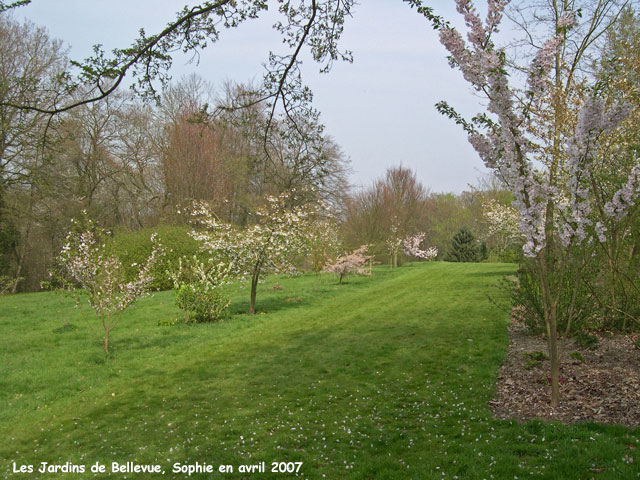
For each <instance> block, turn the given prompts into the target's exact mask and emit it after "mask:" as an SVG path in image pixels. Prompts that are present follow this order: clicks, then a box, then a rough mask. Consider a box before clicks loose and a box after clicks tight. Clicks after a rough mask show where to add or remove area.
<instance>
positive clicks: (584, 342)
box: [573, 332, 600, 350]
mask: <svg viewBox="0 0 640 480" xmlns="http://www.w3.org/2000/svg"><path fill="white" fill-rule="evenodd" d="M573 339H574V340H575V342H576V344H577V345H578V346H579V347H581V348H586V349H587V350H595V349H596V348H598V343H600V340H598V337H596V336H595V335H591V334H590V333H586V332H578V333H576V335H575V336H574V337H573Z"/></svg>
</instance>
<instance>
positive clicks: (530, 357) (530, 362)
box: [524, 350, 549, 370]
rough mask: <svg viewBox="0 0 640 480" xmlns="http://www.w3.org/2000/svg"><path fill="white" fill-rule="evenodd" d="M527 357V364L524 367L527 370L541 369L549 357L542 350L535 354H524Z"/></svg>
mask: <svg viewBox="0 0 640 480" xmlns="http://www.w3.org/2000/svg"><path fill="white" fill-rule="evenodd" d="M524 355H525V357H527V364H526V365H525V366H524V368H525V369H527V370H531V369H532V368H536V367H539V366H540V365H542V362H543V361H544V360H546V359H547V358H549V357H547V355H546V354H545V353H544V352H541V351H540V350H536V351H535V352H527V353H525V354H524Z"/></svg>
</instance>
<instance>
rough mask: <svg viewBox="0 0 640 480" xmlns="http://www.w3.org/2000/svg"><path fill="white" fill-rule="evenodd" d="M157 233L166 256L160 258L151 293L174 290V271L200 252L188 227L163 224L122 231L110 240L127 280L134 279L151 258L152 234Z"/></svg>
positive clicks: (111, 250)
mask: <svg viewBox="0 0 640 480" xmlns="http://www.w3.org/2000/svg"><path fill="white" fill-rule="evenodd" d="M152 233H156V234H157V237H158V241H159V242H160V244H161V245H162V246H163V247H164V251H165V255H164V256H163V257H162V258H160V259H159V261H158V263H157V265H155V266H154V268H153V270H152V272H151V274H152V275H153V281H152V283H151V286H150V288H151V289H152V290H169V289H171V288H172V287H173V282H172V280H171V272H174V271H175V270H176V269H177V268H178V261H179V259H180V258H181V257H192V256H193V255H196V254H197V253H198V242H196V241H195V240H194V239H193V238H191V236H189V228H188V227H182V226H172V225H163V226H159V227H155V228H144V229H141V230H138V231H135V232H126V231H119V232H116V233H115V235H113V237H112V238H111V241H110V243H109V251H110V253H111V254H112V255H115V256H116V257H118V259H119V260H120V261H121V262H122V264H123V266H124V269H125V279H126V280H127V281H130V280H131V279H133V278H135V277H136V275H137V274H138V271H139V268H140V267H139V266H140V265H141V264H142V263H143V262H144V261H145V259H146V258H148V257H149V255H150V253H151V249H152V245H151V240H150V237H151V234H152Z"/></svg>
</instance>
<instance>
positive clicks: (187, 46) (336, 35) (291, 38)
mask: <svg viewBox="0 0 640 480" xmlns="http://www.w3.org/2000/svg"><path fill="white" fill-rule="evenodd" d="M28 3H30V0H23V1H19V2H14V3H12V4H4V3H3V4H2V10H7V9H10V8H15V7H17V6H21V5H25V4H28ZM354 3H355V2H354V0H311V1H310V2H307V1H304V0H300V2H299V4H297V5H296V4H295V3H294V2H291V1H288V0H278V4H279V5H278V11H279V13H280V14H281V16H282V20H281V21H279V22H277V23H276V24H275V25H274V28H275V29H276V30H277V31H278V32H279V33H280V34H281V35H282V37H283V43H284V44H285V45H286V46H287V47H288V48H289V49H290V53H288V54H284V55H279V54H276V53H273V52H271V53H270V54H269V59H268V64H267V69H266V72H265V75H264V78H263V85H262V86H261V88H260V89H259V91H258V92H255V93H256V94H257V95H251V96H250V97H249V98H248V99H247V101H246V102H243V105H242V106H250V105H252V104H254V103H256V102H258V103H259V102H263V101H266V100H268V101H269V103H270V107H269V113H268V115H267V122H266V125H265V126H266V129H265V133H267V132H268V130H269V128H270V127H271V125H272V120H273V119H274V118H275V115H276V107H277V106H278V105H281V107H282V110H283V111H284V112H285V114H286V116H287V118H288V119H290V120H292V121H293V120H294V117H295V116H298V118H316V117H317V112H315V110H314V109H313V108H311V106H310V103H309V102H310V100H311V91H310V90H309V88H308V87H306V86H304V85H303V83H302V78H301V73H300V55H301V51H302V48H303V47H304V46H306V47H308V48H309V50H310V53H311V56H312V58H313V59H314V60H315V61H317V62H319V63H320V64H322V71H328V70H330V68H331V66H332V64H333V62H334V61H335V60H337V59H342V60H346V61H351V53H350V52H348V51H342V50H340V48H339V46H338V41H339V39H340V37H341V35H342V32H343V30H344V22H345V19H346V18H347V17H348V16H349V15H350V14H351V9H352V7H353V5H354ZM267 8H268V5H267V2H266V1H264V0H248V1H245V2H237V1H235V0H216V1H205V2H202V3H201V4H199V5H196V6H194V7H189V6H185V7H184V8H183V9H182V10H181V11H180V12H178V14H177V16H176V19H175V20H174V21H172V22H170V23H169V24H167V26H166V27H165V28H164V29H163V30H162V31H160V32H158V33H156V34H154V35H147V34H146V32H144V31H143V30H141V31H140V37H139V38H138V39H136V40H135V41H134V42H133V43H132V44H131V45H130V46H129V47H126V48H120V49H115V50H114V51H113V52H112V56H111V57H109V56H108V55H107V54H106V53H105V52H104V50H103V49H102V47H101V46H100V45H96V46H95V47H94V52H95V53H94V55H93V56H92V57H90V58H87V59H86V60H85V61H84V62H74V65H75V66H76V67H77V68H78V74H77V75H76V76H75V77H74V76H73V75H72V74H71V72H66V74H65V75H64V78H65V79H66V85H65V90H67V91H73V90H76V89H78V88H79V87H80V86H81V85H82V86H84V88H85V91H86V94H85V95H83V96H82V97H81V98H77V99H73V100H71V101H64V102H62V103H60V102H58V101H57V100H54V101H52V102H50V103H49V104H48V105H32V104H29V103H25V102H9V103H8V104H11V105H12V106H14V107H17V108H23V109H28V110H34V111H38V112H41V113H47V114H51V115H55V114H59V113H62V112H65V111H68V110H71V109H73V108H76V107H77V106H79V105H82V104H87V103H93V102H96V101H99V100H102V99H104V98H106V97H108V96H109V95H111V94H112V93H113V92H115V91H116V90H117V88H118V87H119V86H120V84H121V83H122V81H123V80H124V78H125V77H126V76H127V75H132V76H133V77H135V78H136V79H137V81H136V83H134V84H133V85H132V88H133V89H134V90H135V91H137V92H138V93H140V94H141V95H142V96H144V97H146V98H156V99H157V97H158V90H157V85H156V84H155V82H156V81H159V82H160V83H161V84H162V85H166V84H167V82H168V81H169V75H168V71H169V69H170V68H171V65H172V57H171V53H172V52H173V51H176V50H182V51H184V52H191V53H193V54H194V55H196V56H197V54H198V51H199V50H200V49H203V48H205V47H207V46H208V45H209V44H213V43H215V42H216V41H217V40H218V39H219V37H220V35H221V33H222V31H223V30H224V29H227V28H235V27H237V26H238V25H239V24H241V23H243V22H245V21H246V20H249V19H254V18H257V17H258V16H259V15H260V14H261V13H262V12H264V11H265V10H267ZM256 98H257V99H256Z"/></svg>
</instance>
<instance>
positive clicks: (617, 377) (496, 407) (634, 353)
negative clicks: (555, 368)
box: [489, 321, 640, 427]
mask: <svg viewBox="0 0 640 480" xmlns="http://www.w3.org/2000/svg"><path fill="white" fill-rule="evenodd" d="M598 337H599V340H600V341H599V343H598V346H597V348H596V349H595V350H588V349H584V348H579V347H578V346H577V345H576V343H575V342H574V341H573V340H572V339H559V343H558V348H559V350H560V404H559V405H558V407H556V408H551V407H550V405H549V404H550V401H551V385H550V382H551V378H550V377H551V362H550V361H549V360H548V359H547V358H545V359H541V360H535V358H540V357H541V354H540V353H539V352H543V353H544V354H546V353H547V342H546V339H545V338H543V337H542V336H537V335H532V334H530V333H529V332H528V331H527V330H526V328H525V327H524V326H523V325H521V324H518V323H517V322H515V321H514V322H513V323H512V325H511V326H510V327H509V338H510V343H509V351H508V353H507V357H506V359H505V362H504V364H503V366H502V372H501V374H500V377H499V380H498V387H497V390H496V395H495V398H494V399H493V400H492V401H490V402H489V404H490V406H491V408H492V409H493V412H494V415H495V416H496V418H504V419H516V420H519V421H524V420H529V419H533V418H539V419H542V420H557V421H561V422H566V423H571V422H586V421H592V422H598V423H612V424H620V425H625V426H629V427H638V426H640V349H638V348H637V347H636V346H635V341H636V340H637V338H638V336H637V335H616V336H612V335H598ZM574 352H578V353H574ZM534 357H535V358H534ZM545 357H546V355H545ZM582 360H584V361H582Z"/></svg>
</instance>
